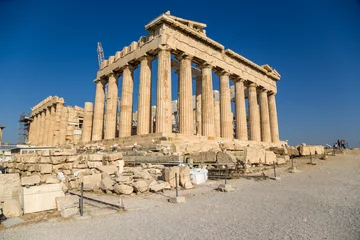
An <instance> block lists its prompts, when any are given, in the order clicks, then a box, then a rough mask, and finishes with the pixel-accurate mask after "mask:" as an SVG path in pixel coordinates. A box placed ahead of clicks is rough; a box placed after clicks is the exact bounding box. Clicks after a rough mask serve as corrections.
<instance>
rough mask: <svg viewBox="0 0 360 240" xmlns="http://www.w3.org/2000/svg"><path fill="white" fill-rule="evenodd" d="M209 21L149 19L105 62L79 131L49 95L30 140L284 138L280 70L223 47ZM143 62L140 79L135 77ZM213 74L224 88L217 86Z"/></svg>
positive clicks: (276, 141) (35, 112) (40, 107)
mask: <svg viewBox="0 0 360 240" xmlns="http://www.w3.org/2000/svg"><path fill="white" fill-rule="evenodd" d="M205 27H206V24H203V23H199V22H194V21H190V20H185V19H182V18H178V17H175V16H172V15H170V12H166V13H165V14H162V15H160V16H159V17H157V18H156V19H154V20H153V21H151V22H150V23H149V24H147V25H146V26H145V29H146V30H147V31H148V35H147V36H143V37H140V39H139V40H138V41H137V42H135V41H134V42H132V43H131V44H130V46H126V47H124V48H123V49H122V51H118V52H116V54H115V55H114V56H110V57H109V58H108V59H107V60H104V61H103V62H102V64H101V67H100V69H99V70H98V72H97V76H96V79H95V80H94V82H95V85H96V87H95V89H96V90H95V102H94V108H93V105H92V103H91V102H87V103H85V109H84V110H82V115H83V116H82V117H81V118H82V119H81V121H82V120H83V124H82V122H81V129H79V130H80V132H79V133H76V129H72V128H71V126H72V125H74V124H73V123H68V124H67V123H66V122H69V121H65V120H64V119H62V118H65V114H62V111H63V110H62V109H63V108H64V99H62V98H58V97H49V98H47V99H45V100H44V101H43V102H41V103H40V104H38V105H36V106H35V107H34V108H33V109H32V119H33V121H32V122H31V124H30V131H29V136H28V142H29V143H31V144H35V145H49V146H56V145H61V144H65V143H78V142H82V143H87V142H99V141H103V140H105V141H107V140H111V139H117V138H119V139H121V138H126V137H130V136H133V135H138V136H144V135H149V134H154V133H156V134H162V135H164V136H168V135H169V134H173V133H176V134H177V136H186V137H188V138H189V139H191V138H192V136H203V137H206V138H207V140H216V139H220V138H221V139H222V140H231V141H237V140H238V141H245V142H247V141H252V142H254V143H260V144H264V143H267V144H275V145H276V144H279V143H280V139H279V129H278V117H277V110H276V100H275V96H276V93H277V88H276V82H277V81H278V80H280V75H279V74H278V72H277V71H276V70H275V69H273V68H271V67H270V66H269V65H267V64H265V65H262V66H259V65H257V64H255V63H253V62H252V61H250V60H248V59H247V58H245V57H243V56H241V55H239V54H237V53H235V52H234V51H232V50H230V49H225V48H224V46H223V45H221V44H219V43H217V42H216V41H214V40H212V39H210V38H209V37H207V36H206V31H205V29H204V28H205ZM153 62H157V69H155V72H154V73H157V78H156V80H155V81H156V82H155V83H154V82H153V79H152V75H153V74H152V71H153V65H155V64H153ZM137 68H139V76H140V77H139V78H140V79H139V81H136V79H135V77H134V76H135V75H134V72H135V69H137ZM172 71H174V72H175V74H172ZM213 73H214V74H216V75H217V76H218V79H219V91H217V90H216V89H214V87H213V86H214V83H215V81H216V80H217V78H216V80H213ZM174 75H175V78H176V79H172V78H174ZM175 81H176V82H177V84H174V83H176V82H175ZM137 82H139V85H138V86H136V84H135V83H137ZM120 84H121V91H119V88H120V86H119V85H120ZM176 85H177V86H178V88H177V89H173V88H174V87H175V86H176ZM136 88H137V89H138V97H137V105H138V107H137V109H134V98H135V97H136V96H134V89H136ZM174 92H177V93H178V94H177V96H174V94H173V93H174ZM153 93H156V97H155V98H154V100H156V102H155V103H154V104H153V101H152V94H153ZM215 95H216V96H215ZM119 99H121V101H119ZM246 99H247V100H246ZM135 101H136V100H135ZM174 103H175V110H174ZM232 103H233V104H234V105H233V106H232ZM232 109H233V110H232ZM233 111H234V113H233ZM67 112H68V111H67ZM61 120H63V121H61ZM60 122H61V123H60ZM134 122H135V124H134ZM48 123H49V124H48ZM174 125H176V128H174ZM78 126H80V124H78ZM74 130H75V131H74ZM45 133H46V134H45ZM67 133H68V134H67ZM75 135H76V136H75ZM40 136H41V137H40ZM202 140H203V138H202Z"/></svg>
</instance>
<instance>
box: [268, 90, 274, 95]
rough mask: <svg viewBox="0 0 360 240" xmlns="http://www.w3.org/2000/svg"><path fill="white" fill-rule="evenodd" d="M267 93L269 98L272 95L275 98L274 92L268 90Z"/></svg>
mask: <svg viewBox="0 0 360 240" xmlns="http://www.w3.org/2000/svg"><path fill="white" fill-rule="evenodd" d="M267 93H268V95H269V96H271V95H274V96H275V95H276V92H274V91H272V90H269V91H268V92H267Z"/></svg>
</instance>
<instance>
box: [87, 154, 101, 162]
mask: <svg viewBox="0 0 360 240" xmlns="http://www.w3.org/2000/svg"><path fill="white" fill-rule="evenodd" d="M103 157H104V155H103V154H90V155H89V156H88V160H89V161H102V160H103Z"/></svg>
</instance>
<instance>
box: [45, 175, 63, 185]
mask: <svg viewBox="0 0 360 240" xmlns="http://www.w3.org/2000/svg"><path fill="white" fill-rule="evenodd" d="M59 182H60V180H59V179H58V178H57V177H53V176H51V177H49V178H48V179H46V182H45V183H46V184H54V183H59Z"/></svg>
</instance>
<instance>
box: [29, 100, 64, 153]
mask: <svg viewBox="0 0 360 240" xmlns="http://www.w3.org/2000/svg"><path fill="white" fill-rule="evenodd" d="M63 109H64V103H63V102H58V103H55V104H52V105H51V106H49V107H46V108H44V109H43V110H42V111H40V112H38V113H36V114H34V115H33V116H32V121H31V123H30V128H29V135H28V142H29V143H30V144H33V145H44V146H55V145H59V144H64V143H65V137H66V127H67V118H66V119H65V118H63V117H64V116H65V115H66V114H63V112H64V111H63ZM63 122H65V123H63ZM63 129H64V130H63Z"/></svg>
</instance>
